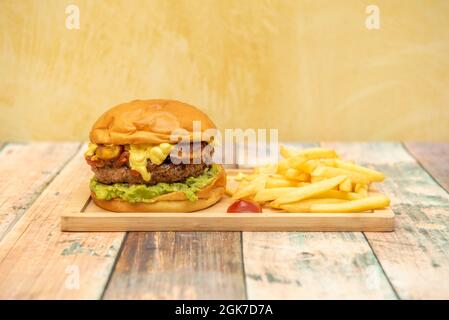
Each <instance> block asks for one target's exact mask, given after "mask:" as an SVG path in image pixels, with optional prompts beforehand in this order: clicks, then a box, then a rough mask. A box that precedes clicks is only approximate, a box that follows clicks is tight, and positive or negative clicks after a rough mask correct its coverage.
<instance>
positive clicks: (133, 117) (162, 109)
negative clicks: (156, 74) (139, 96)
mask: <svg viewBox="0 0 449 320" xmlns="http://www.w3.org/2000/svg"><path fill="white" fill-rule="evenodd" d="M193 121H200V123H201V132H202V133H203V132H204V131H205V130H208V129H215V128H216V127H215V124H214V123H213V122H212V121H211V120H210V119H209V117H208V116H207V115H206V114H205V113H203V112H202V111H200V110H199V109H197V108H195V107H194V106H191V105H189V104H186V103H183V102H180V101H176V100H163V99H159V100H134V101H131V102H128V103H123V104H119V105H117V106H115V107H113V108H111V109H109V110H108V111H106V112H105V113H104V114H103V115H102V116H101V117H100V118H99V119H98V120H97V121H96V122H95V123H94V125H93V127H92V130H91V131H90V141H91V142H93V143H97V144H143V143H145V144H147V143H148V144H160V143H164V142H175V141H170V135H171V134H172V132H173V131H174V130H177V129H178V130H179V129H184V130H185V131H186V132H187V133H188V134H189V139H190V140H191V141H192V140H193V139H194V137H193V135H192V133H193ZM183 138H184V139H185V138H186V137H183ZM195 139H196V138H195ZM209 139H210V137H207V136H206V135H203V134H201V140H204V141H208V140H209ZM196 140H199V139H196Z"/></svg>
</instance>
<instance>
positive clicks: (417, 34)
mask: <svg viewBox="0 0 449 320" xmlns="http://www.w3.org/2000/svg"><path fill="white" fill-rule="evenodd" d="M71 3H74V4H77V5H79V7H80V10H81V29H80V30H67V29H66V28H65V19H66V14H65V8H66V6H67V5H68V4H71ZM372 3H374V4H377V5H378V6H379V7H380V10H381V29H380V30H368V29H367V28H366V27H365V18H366V17H367V14H366V13H365V8H366V6H367V5H369V4H372ZM0 71H1V75H0V139H1V140H5V139H6V140H8V139H14V140H23V139H57V140H63V139H87V133H88V130H89V127H90V125H91V123H92V122H93V121H94V120H95V119H96V117H98V115H99V114H100V113H101V112H102V111H103V110H105V108H107V107H108V106H111V105H114V104H117V103H119V102H122V101H127V100H131V99H134V98H155V97H166V98H177V99H180V100H184V101H186V102H190V103H192V104H196V105H198V106H201V107H202V108H203V109H204V110H205V111H206V112H208V113H209V115H210V116H211V118H213V119H214V120H215V122H216V123H217V125H218V126H220V127H222V128H224V127H242V128H246V127H257V128H258V127H260V128H279V129H280V132H279V134H280V137H281V138H282V139H295V140H323V139H332V140H336V139H340V140H382V139H389V140H391V139H418V140H448V139H449V1H447V0H440V1H437V0H427V1H425V0H407V1H406V0H368V1H362V0H339V1H336V0H314V1H312V0H309V1H307V0H303V1H300V0H284V1H266V0H231V1H230V0H154V1H132V0H127V1H126V0H123V1H116V0H111V1H102V0H85V1H80V0H70V1H64V0H60V1H44V0H34V1H24V0H1V1H0Z"/></svg>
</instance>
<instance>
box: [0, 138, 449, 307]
mask: <svg viewBox="0 0 449 320" xmlns="http://www.w3.org/2000/svg"><path fill="white" fill-rule="evenodd" d="M295 145H302V146H305V145H317V144H299V143H297V144H295ZM321 145H325V146H331V147H333V148H336V149H337V150H338V151H339V152H340V153H341V154H342V155H343V156H344V157H345V158H349V159H353V160H355V161H358V162H360V163H362V164H369V165H373V166H375V167H377V168H378V169H380V170H382V171H384V172H385V173H386V174H387V175H388V178H387V180H386V182H385V183H384V184H383V185H382V186H381V189H382V190H383V191H384V192H385V193H387V194H388V195H389V196H390V197H391V198H392V208H393V209H394V212H395V213H396V215H397V216H396V231H395V232H393V233H359V232H345V233H321V232H320V233H300V232H276V233H275V232H271V233H262V232H261V233H259V232H243V233H240V232H203V233H201V232H140V233H138V232H130V233H123V232H116V233H62V232H60V230H59V214H60V213H61V211H62V210H63V208H64V206H65V205H66V204H67V201H68V200H69V198H70V194H71V192H72V191H73V188H74V185H73V184H71V181H72V180H73V177H75V176H77V175H80V174H81V175H85V176H86V183H87V179H88V178H89V176H90V173H89V171H88V170H85V166H86V164H85V163H84V161H83V159H82V153H83V151H84V150H83V148H82V144H81V143H5V144H2V149H1V151H0V178H1V180H0V186H1V189H0V190H1V193H0V197H1V201H0V208H1V210H0V298H3V299H5V298H6V299H16V298H19V299H27V298H31V299H47V298H56V299H68V298H75V299H120V298H124V299H134V298H135V299H186V298H191V299H196V298H199V299H201V298H204V299H246V298H247V299H304V298H312V299H314V298H326V299H327V298H337V299H347V298H356V299H365V298H368V299H430V298H437V299H448V298H449V196H448V190H449V165H448V164H449V143H321Z"/></svg>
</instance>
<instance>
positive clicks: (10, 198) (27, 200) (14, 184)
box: [0, 142, 80, 239]
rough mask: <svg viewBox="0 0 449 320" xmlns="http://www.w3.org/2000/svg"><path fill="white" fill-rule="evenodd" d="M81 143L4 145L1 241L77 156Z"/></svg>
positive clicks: (0, 158) (1, 158)
mask: <svg viewBox="0 0 449 320" xmlns="http://www.w3.org/2000/svg"><path fill="white" fill-rule="evenodd" d="M79 147H80V143H73V142H72V143H59V144H55V143H42V142H41V143H10V144H8V145H6V146H5V147H4V148H3V149H1V144H0V150H1V151H0V177H2V179H0V190H1V193H0V239H2V238H3V237H4V235H5V234H6V233H7V232H8V230H10V228H11V227H12V226H13V225H14V224H15V223H16V222H17V221H18V220H19V219H20V217H21V216H22V215H23V214H24V213H25V211H26V210H27V209H28V207H29V206H30V205H31V204H32V203H33V202H34V200H36V198H37V197H38V196H39V194H40V193H41V192H42V191H43V190H44V189H45V187H46V186H47V184H48V183H49V182H50V181H51V180H52V179H53V178H54V177H55V176H56V175H57V174H58V173H59V171H60V170H61V169H62V168H63V167H64V166H65V165H66V163H67V161H69V160H70V159H71V158H72V157H73V156H74V155H75V153H76V151H77V150H78V148H79Z"/></svg>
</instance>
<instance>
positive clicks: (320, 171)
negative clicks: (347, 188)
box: [312, 166, 370, 184]
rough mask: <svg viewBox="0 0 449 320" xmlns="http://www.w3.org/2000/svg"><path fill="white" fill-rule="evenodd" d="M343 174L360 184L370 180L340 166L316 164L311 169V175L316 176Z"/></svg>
mask: <svg viewBox="0 0 449 320" xmlns="http://www.w3.org/2000/svg"><path fill="white" fill-rule="evenodd" d="M341 175H345V176H347V177H348V178H350V179H351V181H352V182H354V183H361V184H368V183H370V180H369V178H368V177H366V176H364V175H362V174H360V173H358V172H354V171H350V170H346V169H341V168H334V167H328V166H318V167H316V168H315V170H313V171H312V176H318V177H326V178H332V177H337V176H341Z"/></svg>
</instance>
